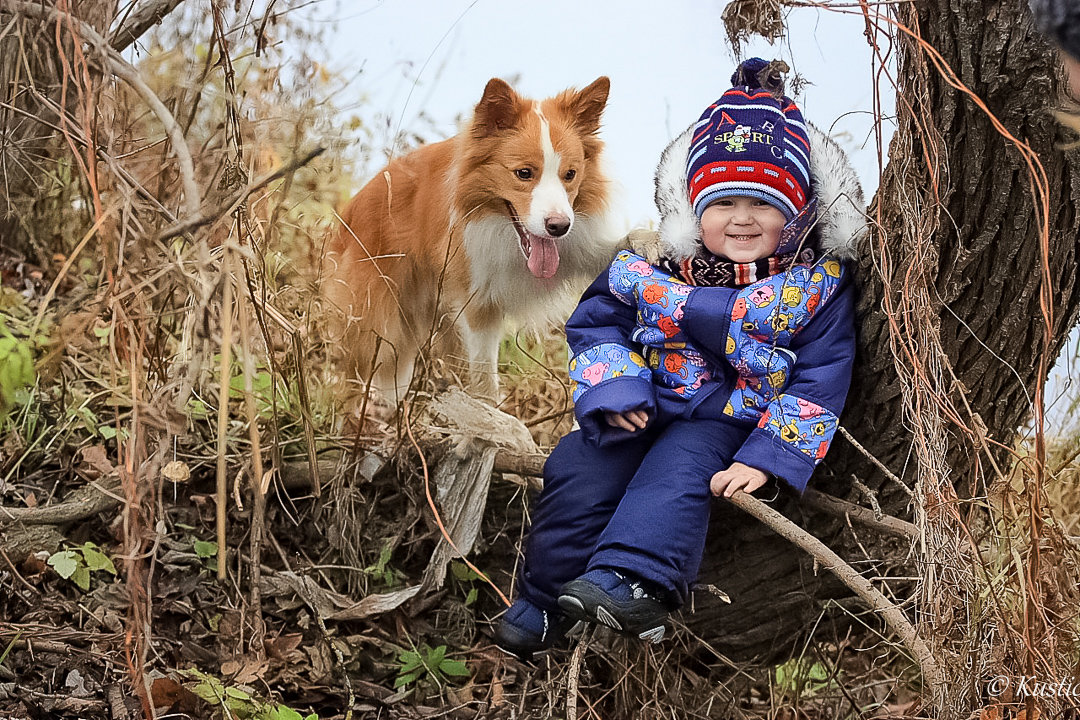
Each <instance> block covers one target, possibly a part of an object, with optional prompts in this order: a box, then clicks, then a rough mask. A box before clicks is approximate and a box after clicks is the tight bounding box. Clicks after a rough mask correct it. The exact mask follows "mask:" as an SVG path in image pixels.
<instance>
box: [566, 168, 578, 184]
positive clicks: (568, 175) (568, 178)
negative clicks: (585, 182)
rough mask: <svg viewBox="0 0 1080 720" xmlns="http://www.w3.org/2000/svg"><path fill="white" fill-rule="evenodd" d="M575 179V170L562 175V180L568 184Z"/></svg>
mask: <svg viewBox="0 0 1080 720" xmlns="http://www.w3.org/2000/svg"><path fill="white" fill-rule="evenodd" d="M575 177H577V170H567V171H566V174H565V175H563V180H565V181H566V182H570V181H571V180H573V179H574V178H575Z"/></svg>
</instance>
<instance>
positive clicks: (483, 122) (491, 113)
mask: <svg viewBox="0 0 1080 720" xmlns="http://www.w3.org/2000/svg"><path fill="white" fill-rule="evenodd" d="M524 105H525V103H524V102H523V101H522V99H521V96H520V95H518V94H517V93H516V92H514V88H512V87H510V86H509V85H508V84H506V82H505V81H504V80H500V79H499V78H491V79H490V80H488V84H487V87H485V88H484V96H483V97H482V98H480V102H478V103H477V104H476V110H475V111H474V112H473V121H472V134H473V137H475V138H478V139H482V138H486V137H491V136H492V135H495V134H496V133H498V132H500V131H501V130H505V129H507V128H509V127H513V126H514V124H515V123H516V122H517V120H518V118H519V117H520V116H521V113H522V110H523V109H524Z"/></svg>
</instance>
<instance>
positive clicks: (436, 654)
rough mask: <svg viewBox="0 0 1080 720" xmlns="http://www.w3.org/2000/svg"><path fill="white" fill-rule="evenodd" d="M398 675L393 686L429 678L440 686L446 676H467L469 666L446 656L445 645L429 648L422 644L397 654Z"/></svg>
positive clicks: (402, 685) (401, 685)
mask: <svg viewBox="0 0 1080 720" xmlns="http://www.w3.org/2000/svg"><path fill="white" fill-rule="evenodd" d="M398 663H399V664H398V676H397V678H396V679H395V680H394V688H401V687H405V686H406V685H408V684H409V683H412V682H419V681H423V680H430V681H431V682H434V683H435V684H436V685H439V686H442V685H443V683H445V682H447V680H448V678H455V677H457V678H461V677H469V674H470V673H469V668H468V667H467V666H466V665H465V663H463V662H461V661H460V660H451V659H450V658H448V657H446V646H445V645H440V646H439V647H437V648H430V647H428V646H427V645H423V646H421V647H420V648H418V649H413V650H406V651H405V652H403V653H401V654H400V655H398Z"/></svg>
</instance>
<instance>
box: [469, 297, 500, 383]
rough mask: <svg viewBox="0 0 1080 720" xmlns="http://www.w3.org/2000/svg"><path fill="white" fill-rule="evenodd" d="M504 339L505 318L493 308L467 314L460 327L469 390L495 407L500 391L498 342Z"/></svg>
mask: <svg viewBox="0 0 1080 720" xmlns="http://www.w3.org/2000/svg"><path fill="white" fill-rule="evenodd" d="M502 336H503V324H502V318H500V317H499V316H498V313H497V312H496V311H495V310H494V308H490V309H484V310H481V311H477V312H466V316H465V318H464V322H462V323H461V339H462V341H463V342H464V344H465V352H466V354H467V355H468V358H469V384H470V389H471V391H472V394H473V395H475V396H476V397H479V398H482V399H484V400H488V401H490V402H492V403H494V402H495V400H496V399H497V393H498V391H499V341H500V340H501V339H502Z"/></svg>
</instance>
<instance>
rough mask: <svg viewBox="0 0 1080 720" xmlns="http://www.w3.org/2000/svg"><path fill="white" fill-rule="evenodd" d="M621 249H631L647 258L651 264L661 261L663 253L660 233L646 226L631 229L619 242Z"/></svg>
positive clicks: (646, 260)
mask: <svg viewBox="0 0 1080 720" xmlns="http://www.w3.org/2000/svg"><path fill="white" fill-rule="evenodd" d="M619 249H620V250H630V251H631V252H633V253H635V254H637V255H640V256H641V257H643V258H645V262H647V263H649V264H650V265H655V264H656V263H657V262H659V261H660V257H661V255H662V254H663V252H662V251H661V246H660V233H658V232H657V231H656V230H647V229H645V228H636V229H634V230H631V231H630V232H629V234H627V235H626V237H624V238H623V239H622V240H621V241H620V242H619Z"/></svg>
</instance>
